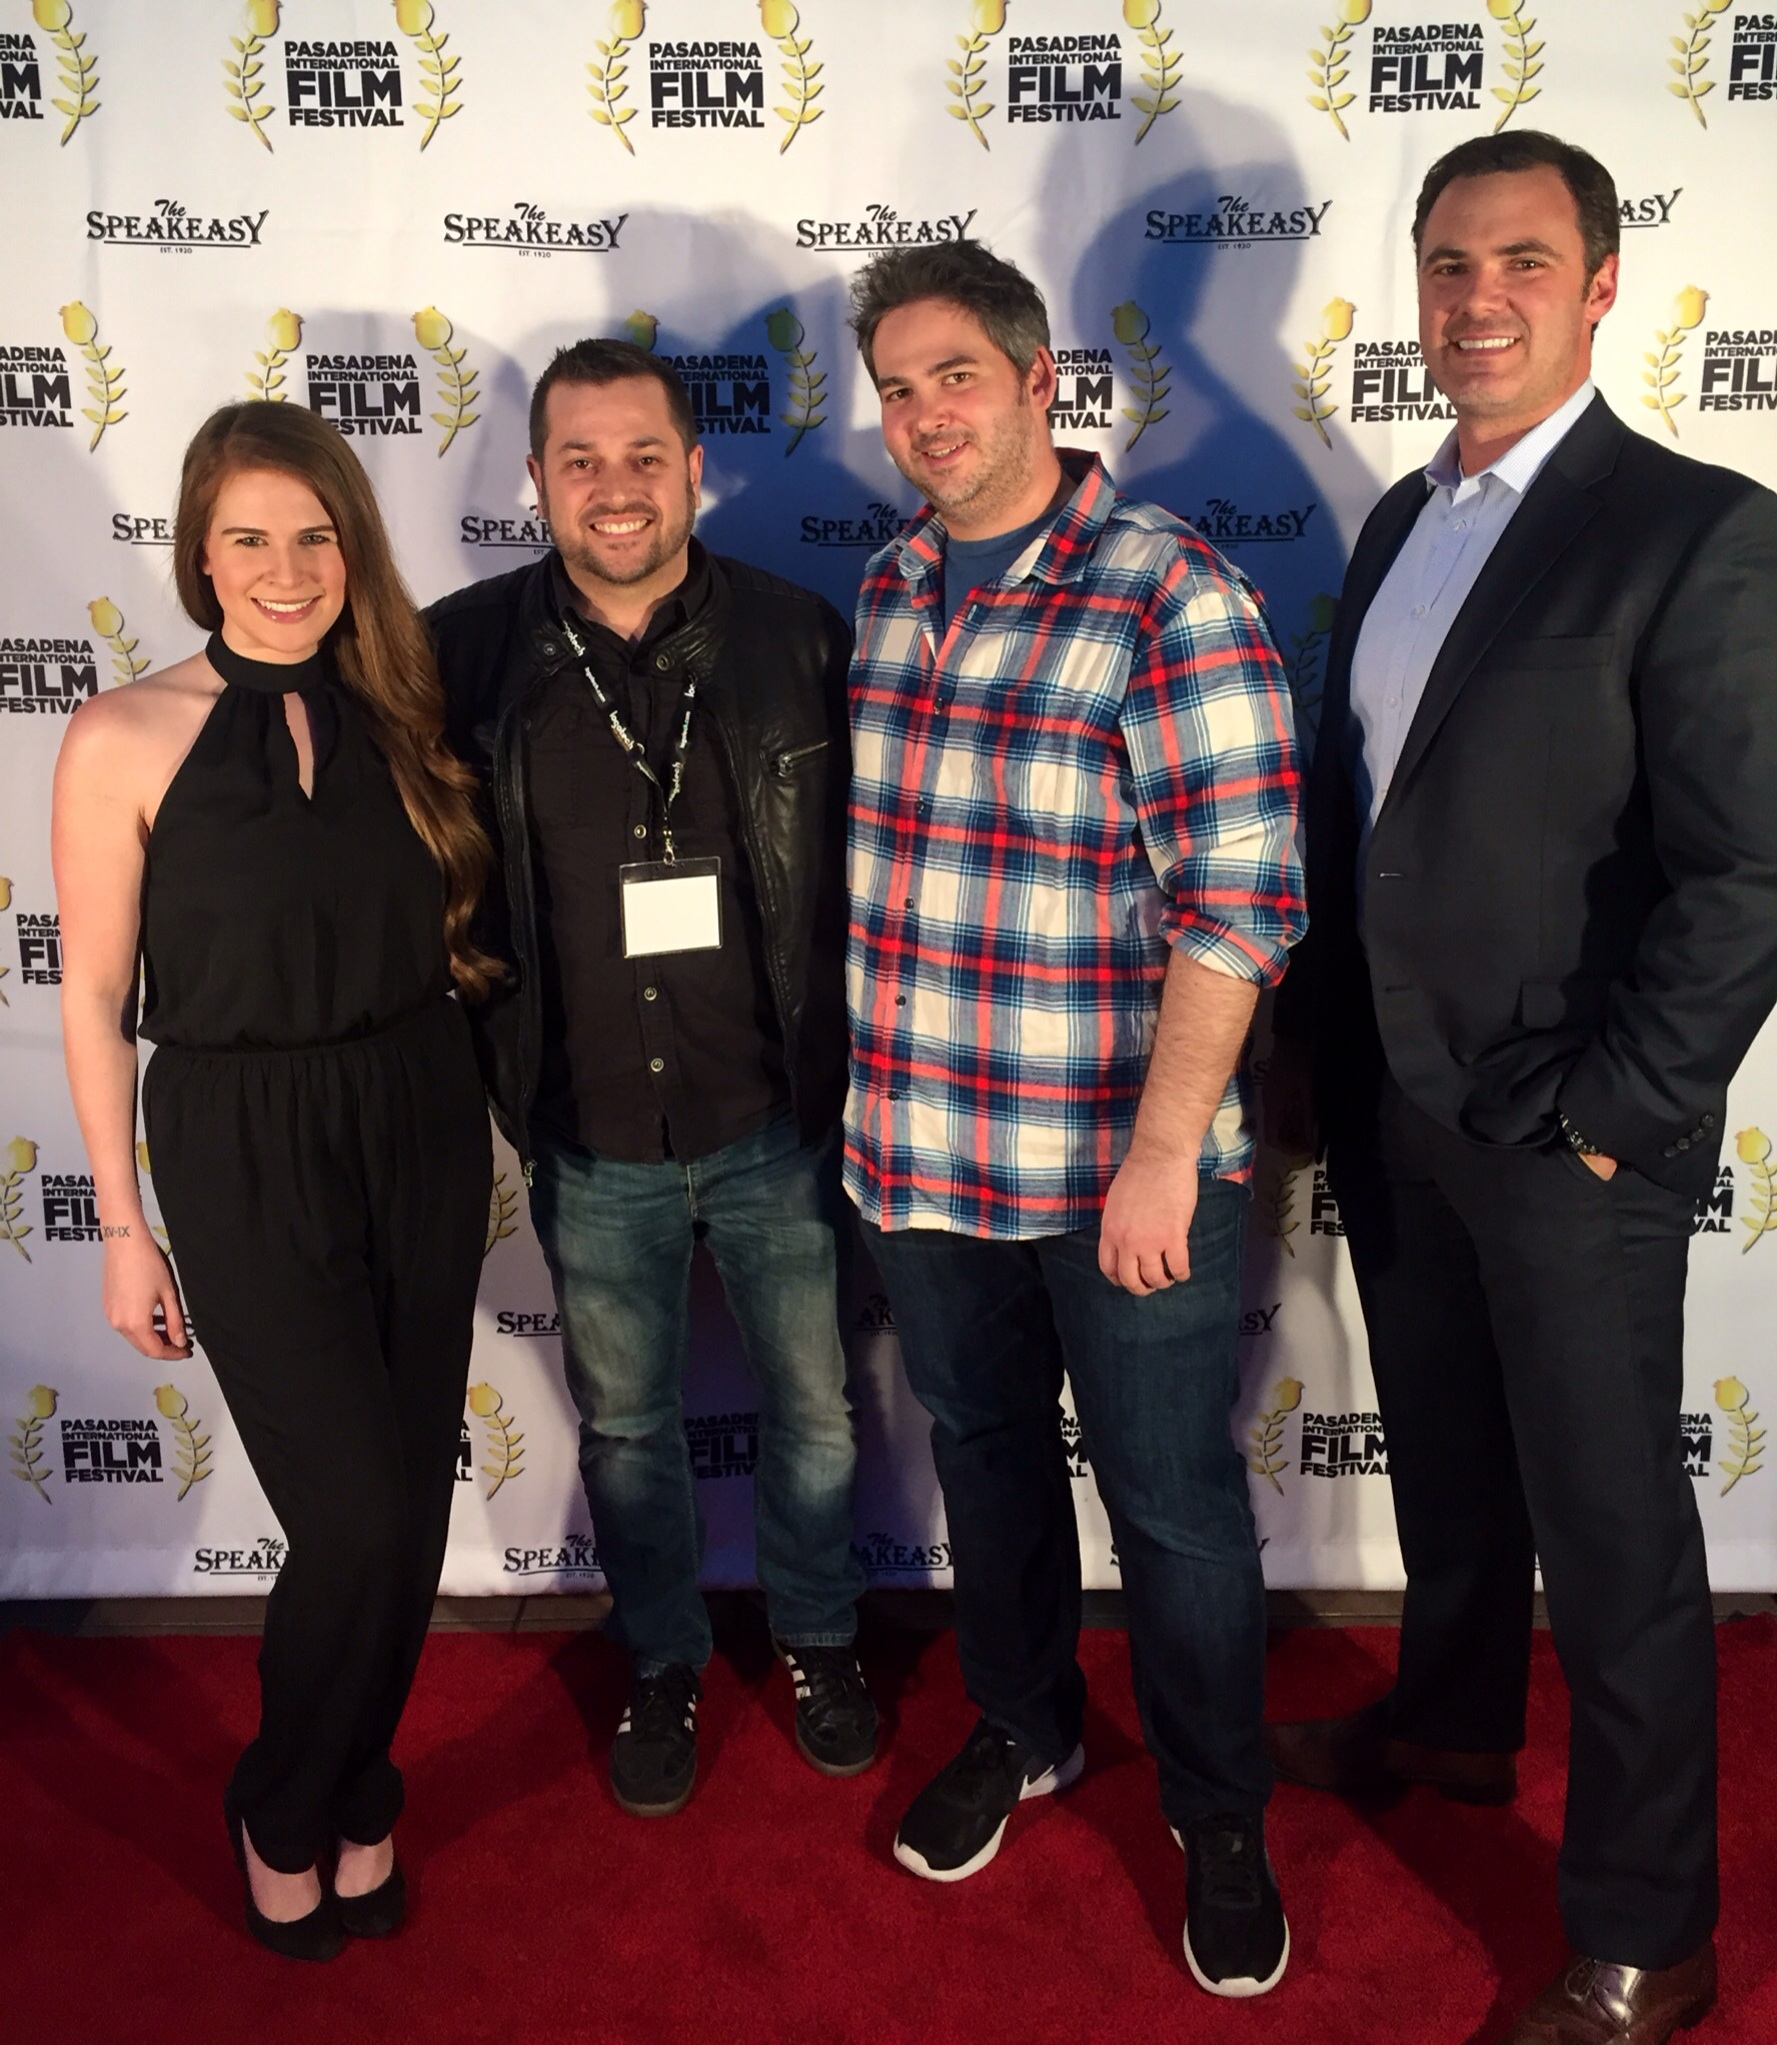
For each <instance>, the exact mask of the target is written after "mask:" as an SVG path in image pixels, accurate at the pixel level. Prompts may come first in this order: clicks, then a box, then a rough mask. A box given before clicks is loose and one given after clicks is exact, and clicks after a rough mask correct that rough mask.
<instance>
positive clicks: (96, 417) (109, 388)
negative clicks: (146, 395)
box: [62, 298, 130, 454]
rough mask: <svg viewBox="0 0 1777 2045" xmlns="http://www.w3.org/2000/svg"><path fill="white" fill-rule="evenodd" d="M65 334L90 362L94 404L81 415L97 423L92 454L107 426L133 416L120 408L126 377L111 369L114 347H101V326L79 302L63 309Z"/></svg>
mask: <svg viewBox="0 0 1777 2045" xmlns="http://www.w3.org/2000/svg"><path fill="white" fill-rule="evenodd" d="M62 332H63V333H64V334H66V335H67V337H68V339H69V340H70V341H72V342H73V344H74V345H75V347H76V348H78V349H79V350H80V352H81V355H82V356H83V357H84V359H85V362H86V389H87V395H88V396H89V397H90V398H91V399H92V401H93V402H92V404H91V405H82V406H81V408H80V415H81V417H82V418H83V419H90V420H91V421H92V422H93V437H92V438H91V440H89V441H88V442H87V444H86V446H87V452H88V453H89V454H90V453H91V452H92V450H93V449H94V448H95V447H97V446H98V444H99V442H100V441H101V440H102V439H103V438H104V437H105V428H106V427H107V426H115V425H116V424H117V422H118V421H119V420H120V419H127V418H128V417H129V416H130V415H129V414H128V413H127V412H120V411H119V410H118V408H117V401H118V399H119V398H121V397H122V396H123V395H124V385H123V375H124V373H123V371H122V370H121V369H113V368H112V367H111V350H110V347H109V346H106V347H103V348H101V347H100V346H99V323H98V321H97V319H95V318H94V316H93V315H92V313H91V312H89V311H88V310H87V308H86V307H85V306H84V305H82V304H81V302H80V300H79V299H78V298H77V299H75V301H74V302H73V304H72V305H64V306H63V307H62ZM95 407H96V408H97V409H95Z"/></svg>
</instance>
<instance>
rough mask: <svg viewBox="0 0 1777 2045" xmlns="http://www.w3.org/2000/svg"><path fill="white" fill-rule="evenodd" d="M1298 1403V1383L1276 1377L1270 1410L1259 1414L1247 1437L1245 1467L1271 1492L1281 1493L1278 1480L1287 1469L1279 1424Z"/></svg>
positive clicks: (1299, 1383)
mask: <svg viewBox="0 0 1777 2045" xmlns="http://www.w3.org/2000/svg"><path fill="white" fill-rule="evenodd" d="M1301 1403H1302V1380H1301V1379H1300V1378H1279V1379H1278V1381H1277V1383H1276V1384H1275V1385H1273V1386H1272V1388H1271V1406H1270V1410H1269V1411H1268V1412H1265V1413H1261V1414H1260V1415H1259V1417H1258V1421H1257V1423H1256V1424H1255V1425H1254V1427H1253V1431H1252V1434H1251V1436H1250V1440H1251V1442H1252V1454H1251V1455H1250V1456H1248V1457H1247V1468H1248V1469H1249V1470H1251V1471H1252V1473H1253V1475H1254V1476H1255V1477H1263V1478H1264V1480H1265V1482H1266V1483H1267V1484H1269V1485H1270V1487H1271V1488H1272V1490H1273V1491H1279V1492H1280V1491H1282V1489H1283V1486H1282V1484H1280V1483H1279V1482H1278V1479H1279V1478H1280V1477H1281V1476H1282V1475H1283V1473H1284V1471H1285V1470H1287V1469H1288V1468H1289V1466H1290V1465H1289V1458H1288V1457H1287V1456H1285V1455H1284V1453H1283V1424H1284V1422H1285V1420H1287V1419H1288V1417H1289V1416H1290V1414H1292V1413H1293V1412H1295V1410H1296V1408H1297V1407H1298V1406H1299V1405H1301Z"/></svg>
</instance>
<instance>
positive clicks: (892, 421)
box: [870, 298, 1057, 540]
mask: <svg viewBox="0 0 1777 2045" xmlns="http://www.w3.org/2000/svg"><path fill="white" fill-rule="evenodd" d="M870 352H871V357H872V361H873V365H874V368H875V372H876V394H877V397H878V398H879V399H880V401H881V404H882V438H883V444H884V446H885V447H886V448H887V449H888V452H889V457H890V459H891V460H892V461H893V462H894V465H895V467H896V468H898V469H899V470H900V471H901V473H902V475H904V476H905V477H906V478H907V480H908V482H910V483H911V484H912V485H913V487H914V488H915V489H916V490H918V491H920V492H922V493H923V494H924V496H925V497H926V499H927V501H928V502H929V503H930V504H931V505H932V506H933V508H934V509H935V510H936V511H938V512H939V513H940V514H941V515H942V516H943V519H944V522H945V524H946V525H947V526H948V527H949V529H950V532H951V533H952V534H953V535H954V536H955V537H956V538H957V539H959V540H974V539H990V538H992V536H993V535H994V534H995V533H1003V532H1010V531H1011V530H1012V529H1013V527H1015V526H1019V525H1023V524H1025V523H1026V522H1027V521H1028V520H1030V519H1033V518H1037V517H1039V516H1040V515H1041V514H1042V512H1043V511H1044V509H1045V508H1046V506H1047V505H1048V503H1049V500H1050V498H1051V496H1052V495H1053V493H1054V489H1055V483H1056V476H1057V468H1056V460H1055V451H1054V448H1053V447H1052V446H1051V444H1050V440H1049V420H1048V406H1049V405H1050V403H1051V402H1052V401H1053V399H1054V396H1055V358H1054V356H1053V355H1051V354H1050V352H1049V351H1048V349H1047V348H1039V349H1038V351H1037V357H1036V360H1035V361H1034V362H1033V363H1032V364H1031V366H1030V368H1029V369H1028V370H1027V371H1024V372H1022V373H1021V372H1020V371H1019V369H1018V367H1017V365H1016V364H1015V363H1013V362H1012V361H1011V359H1010V358H1009V357H1008V356H1006V355H1003V354H1002V353H1001V352H1000V350H999V349H998V348H997V347H996V346H995V345H994V343H993V342H992V340H990V339H989V337H988V333H987V329H986V328H985V327H984V326H982V324H981V322H980V321H979V320H978V319H977V318H976V317H975V315H974V314H973V313H971V312H965V311H964V310H963V308H962V307H961V306H960V305H953V304H951V303H950V301H949V300H948V299H942V298H919V299H915V300H914V301H913V302H912V304H910V305H902V306H897V307H896V308H895V310H894V311H893V312H890V313H885V314H884V315H883V316H882V318H881V320H880V321H879V322H878V323H877V327H876V331H875V333H874V334H873V335H872V336H871V341H870Z"/></svg>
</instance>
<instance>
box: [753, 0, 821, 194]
mask: <svg viewBox="0 0 1777 2045" xmlns="http://www.w3.org/2000/svg"><path fill="white" fill-rule="evenodd" d="M759 20H760V22H761V24H762V25H763V27H764V29H765V33H766V34H767V35H768V36H770V37H771V38H772V40H773V41H774V42H775V43H776V44H777V50H778V55H779V56H780V57H782V58H783V60H784V98H785V104H784V105H783V106H781V107H777V108H774V109H773V111H774V112H775V113H776V115H777V117H778V119H779V120H780V121H782V122H783V123H784V124H785V128H786V130H787V132H786V133H785V135H784V139H783V140H782V141H781V142H780V143H779V144H778V145H777V153H778V154H779V156H782V155H783V153H784V151H785V150H786V149H788V148H789V146H790V144H791V143H792V142H794V141H795V139H796V137H797V136H798V135H799V134H800V133H801V132H802V130H803V129H804V128H806V127H808V126H809V125H810V123H811V122H814V121H818V120H819V119H820V117H821V109H820V108H819V107H818V106H816V105H815V101H816V100H817V99H818V98H819V97H820V94H821V89H822V88H821V85H820V83H819V79H820V72H821V66H820V65H819V64H811V63H810V62H809V61H808V53H809V52H810V50H812V49H813V48H814V39H813V38H812V37H811V36H803V35H798V34H797V30H798V29H799V28H800V27H801V25H802V22H801V17H800V16H799V15H798V13H797V11H796V9H795V8H794V7H793V6H791V4H790V0H759Z"/></svg>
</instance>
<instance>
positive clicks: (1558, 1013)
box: [1518, 973, 1610, 1033]
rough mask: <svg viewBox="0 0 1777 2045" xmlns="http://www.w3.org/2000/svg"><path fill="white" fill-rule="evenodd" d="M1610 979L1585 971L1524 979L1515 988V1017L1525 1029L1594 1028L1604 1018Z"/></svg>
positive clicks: (1587, 1030)
mask: <svg viewBox="0 0 1777 2045" xmlns="http://www.w3.org/2000/svg"><path fill="white" fill-rule="evenodd" d="M1609 994H1610V982H1609V981H1608V980H1601V979H1597V978H1595V977H1594V976H1593V975H1592V974H1589V973H1570V974H1568V976H1567V978H1566V979H1564V980H1526V981H1524V982H1523V983H1522V984H1521V985H1520V987H1519V989H1518V1020H1519V1022H1520V1023H1522V1024H1523V1026H1524V1027H1525V1028H1526V1029H1527V1030H1562V1029H1566V1030H1583V1031H1586V1032H1588V1033H1590V1032H1591V1031H1593V1030H1595V1029H1596V1028H1597V1026H1598V1025H1599V1024H1600V1023H1601V1022H1602V1021H1603V1020H1604V1007H1605V1002H1606V1001H1607V999H1608V998H1609Z"/></svg>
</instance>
